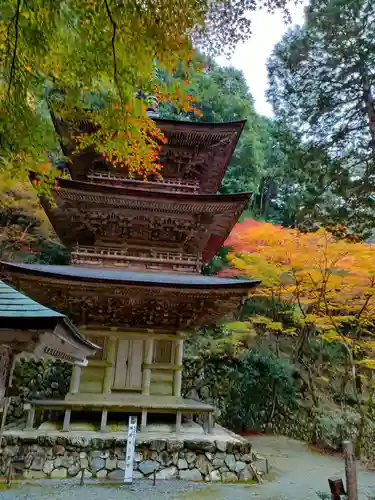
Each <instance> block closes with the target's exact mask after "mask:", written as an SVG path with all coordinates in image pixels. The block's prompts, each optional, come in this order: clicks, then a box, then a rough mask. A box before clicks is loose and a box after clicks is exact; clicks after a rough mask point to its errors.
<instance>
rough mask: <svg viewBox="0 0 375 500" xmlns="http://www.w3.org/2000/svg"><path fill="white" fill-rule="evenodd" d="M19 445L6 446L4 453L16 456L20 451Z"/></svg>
mask: <svg viewBox="0 0 375 500" xmlns="http://www.w3.org/2000/svg"><path fill="white" fill-rule="evenodd" d="M19 449H20V447H19V446H6V447H5V449H4V454H5V455H7V456H8V457H15V456H16V455H17V453H18V451H19Z"/></svg>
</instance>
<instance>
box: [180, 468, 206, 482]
mask: <svg viewBox="0 0 375 500" xmlns="http://www.w3.org/2000/svg"><path fill="white" fill-rule="evenodd" d="M179 477H180V479H182V480H183V481H202V474H201V473H200V472H199V470H198V469H188V470H180V473H179Z"/></svg>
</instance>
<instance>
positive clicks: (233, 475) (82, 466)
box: [0, 435, 253, 481]
mask: <svg viewBox="0 0 375 500" xmlns="http://www.w3.org/2000/svg"><path fill="white" fill-rule="evenodd" d="M4 441H5V443H4ZM125 449H126V440H119V439H116V440H114V439H101V438H91V439H85V438H82V437H79V438H78V437H61V436H38V437H35V438H33V439H31V438H26V437H20V436H15V435H12V436H10V435H8V436H4V438H3V445H2V448H1V451H0V468H1V473H2V474H6V472H7V469H8V464H9V461H10V459H12V462H13V463H14V467H15V469H18V468H20V469H22V470H21V474H22V476H23V477H24V478H26V479H47V478H51V479H65V478H68V477H77V478H78V477H80V476H81V474H82V470H84V476H85V477H87V478H97V479H102V480H103V479H107V480H117V479H119V480H122V479H123V477H124V468H125ZM252 459H253V457H252V454H251V444H250V443H248V442H245V441H244V442H238V441H233V442H231V441H222V442H221V441H212V442H211V441H204V440H191V441H190V440H189V441H178V440H167V439H165V440H164V439H160V440H150V441H141V442H137V446H136V454H135V463H134V476H133V477H134V479H152V478H153V477H154V473H155V475H156V479H172V478H180V479H183V480H191V481H237V480H242V481H248V480H251V479H253V474H252V471H251V468H250V465H249V464H250V463H251V462H252Z"/></svg>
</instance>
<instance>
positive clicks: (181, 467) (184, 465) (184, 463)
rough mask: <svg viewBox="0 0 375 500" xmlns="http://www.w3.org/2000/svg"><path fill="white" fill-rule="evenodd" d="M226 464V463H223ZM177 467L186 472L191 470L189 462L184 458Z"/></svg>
mask: <svg viewBox="0 0 375 500" xmlns="http://www.w3.org/2000/svg"><path fill="white" fill-rule="evenodd" d="M223 463H224V462H223ZM177 467H178V469H180V470H186V469H188V468H189V466H188V463H187V461H186V460H185V459H184V458H179V459H178V461H177Z"/></svg>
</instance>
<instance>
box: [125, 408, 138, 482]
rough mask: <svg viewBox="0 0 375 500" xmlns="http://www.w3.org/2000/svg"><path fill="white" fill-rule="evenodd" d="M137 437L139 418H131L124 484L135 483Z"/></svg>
mask: <svg viewBox="0 0 375 500" xmlns="http://www.w3.org/2000/svg"><path fill="white" fill-rule="evenodd" d="M136 435H137V417H129V429H128V442H127V444H126V458H125V475H124V483H125V484H131V483H132V482H133V464H134V453H135V437H136Z"/></svg>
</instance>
